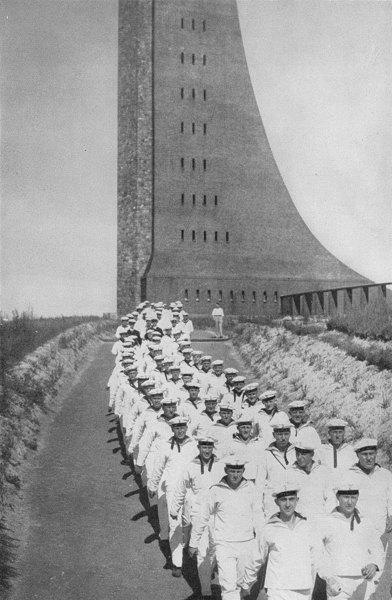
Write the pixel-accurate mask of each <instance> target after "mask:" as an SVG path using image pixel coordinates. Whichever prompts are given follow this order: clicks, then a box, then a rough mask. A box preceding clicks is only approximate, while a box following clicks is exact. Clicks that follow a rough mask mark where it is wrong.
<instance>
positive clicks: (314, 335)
mask: <svg viewBox="0 0 392 600" xmlns="http://www.w3.org/2000/svg"><path fill="white" fill-rule="evenodd" d="M358 312H359V311H357V314H356V318H359V315H358ZM389 316H390V315H389V313H388V318H389ZM365 317H366V314H364V315H363V320H362V321H360V322H361V323H362V324H363V323H365ZM351 318H353V315H348V316H347V317H346V322H349V320H350V319H351ZM343 322H344V320H343V318H341V319H340V320H339V323H340V324H342V323H343ZM333 325H334V321H332V320H330V321H329V322H328V323H327V328H326V327H325V325H323V324H317V323H308V324H303V323H296V322H294V321H291V322H290V321H288V322H283V323H281V325H278V326H273V327H271V326H260V325H250V324H247V325H242V324H240V325H238V326H237V327H236V328H235V329H234V339H233V341H234V344H235V345H236V347H237V348H238V350H239V352H240V354H241V356H242V357H243V359H244V360H245V362H247V363H248V365H249V367H250V368H251V369H252V370H253V372H254V373H255V375H256V376H257V377H258V378H259V380H260V381H261V384H262V386H263V387H264V386H265V387H273V388H276V389H277V390H278V391H279V394H280V397H281V402H282V405H283V407H284V406H286V405H287V403H288V402H290V401H292V400H294V399H301V400H302V399H305V400H306V401H307V402H308V408H309V414H310V416H311V418H312V421H313V422H314V423H315V425H316V426H317V428H318V429H319V431H320V432H323V429H324V425H325V423H326V421H327V420H328V418H329V417H331V416H339V417H341V418H343V419H345V420H346V421H347V422H348V423H349V425H350V427H349V438H350V439H352V440H355V439H358V438H359V437H361V436H363V435H366V436H371V437H377V438H378V440H379V444H380V460H381V462H383V463H384V464H387V465H390V464H391V463H392V444H391V438H390V432H391V430H392V409H391V386H392V372H391V371H390V365H392V342H390V341H381V340H380V339H372V338H371V337H370V336H371V335H373V338H376V337H377V334H373V332H371V330H370V329H369V328H368V336H369V337H368V338H360V337H357V336H354V335H348V334H347V333H342V332H340V331H333V330H332V327H333ZM385 325H386V322H385V321H384V326H385ZM385 330H386V327H384V331H385ZM324 436H325V430H324Z"/></svg>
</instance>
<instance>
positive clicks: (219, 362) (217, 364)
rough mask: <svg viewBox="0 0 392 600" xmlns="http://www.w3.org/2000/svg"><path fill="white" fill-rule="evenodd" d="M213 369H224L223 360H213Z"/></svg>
mask: <svg viewBox="0 0 392 600" xmlns="http://www.w3.org/2000/svg"><path fill="white" fill-rule="evenodd" d="M211 367H223V360H221V359H220V358H217V359H216V360H213V361H212V363H211Z"/></svg>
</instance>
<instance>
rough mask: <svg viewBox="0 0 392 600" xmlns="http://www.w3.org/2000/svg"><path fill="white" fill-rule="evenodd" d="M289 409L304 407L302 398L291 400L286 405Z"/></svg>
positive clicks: (304, 403)
mask: <svg viewBox="0 0 392 600" xmlns="http://www.w3.org/2000/svg"><path fill="white" fill-rule="evenodd" d="M287 406H288V408H289V410H292V409H294V410H295V409H297V408H305V406H306V402H305V401H304V400H293V401H292V402H290V403H289V404H288V405H287Z"/></svg>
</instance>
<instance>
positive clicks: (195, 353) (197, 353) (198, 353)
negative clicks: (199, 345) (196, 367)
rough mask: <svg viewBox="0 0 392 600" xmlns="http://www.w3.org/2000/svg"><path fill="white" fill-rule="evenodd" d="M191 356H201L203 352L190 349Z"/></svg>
mask: <svg viewBox="0 0 392 600" xmlns="http://www.w3.org/2000/svg"><path fill="white" fill-rule="evenodd" d="M192 354H193V356H202V354H203V352H202V351H201V350H192Z"/></svg>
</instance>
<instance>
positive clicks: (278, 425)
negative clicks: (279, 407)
mask: <svg viewBox="0 0 392 600" xmlns="http://www.w3.org/2000/svg"><path fill="white" fill-rule="evenodd" d="M269 425H270V427H272V429H273V430H274V431H279V430H282V429H288V430H290V429H291V423H290V419H289V418H288V416H287V415H286V413H278V414H276V415H274V416H273V417H272V419H271V421H270V422H269Z"/></svg>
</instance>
